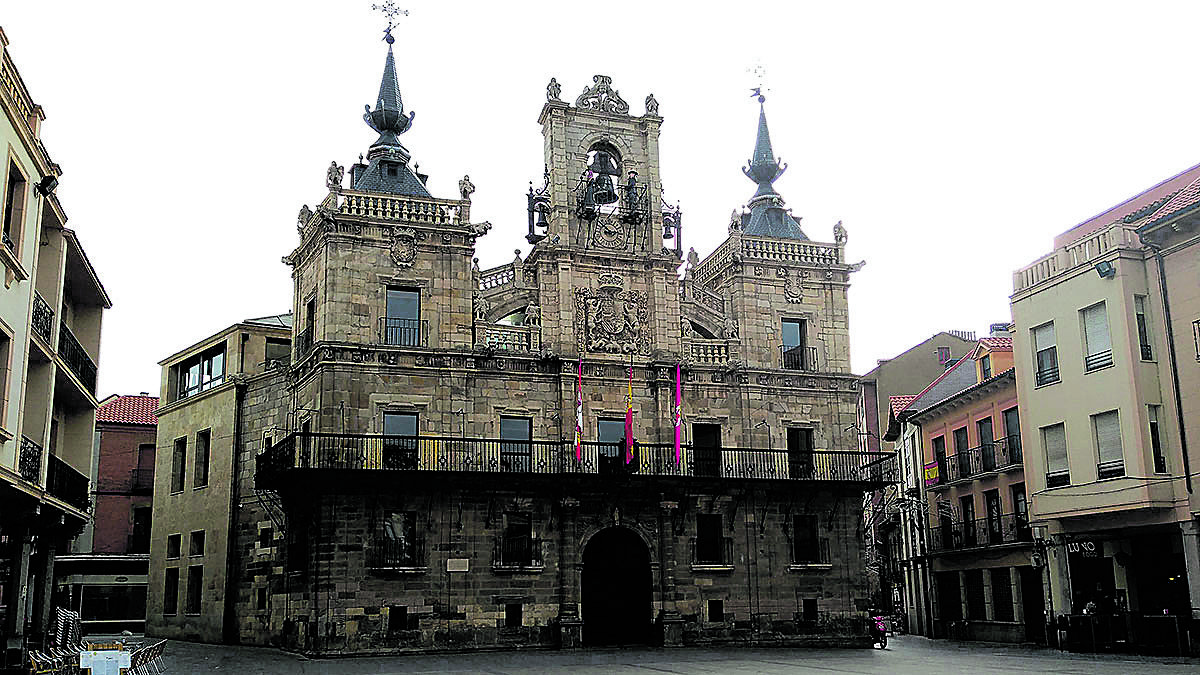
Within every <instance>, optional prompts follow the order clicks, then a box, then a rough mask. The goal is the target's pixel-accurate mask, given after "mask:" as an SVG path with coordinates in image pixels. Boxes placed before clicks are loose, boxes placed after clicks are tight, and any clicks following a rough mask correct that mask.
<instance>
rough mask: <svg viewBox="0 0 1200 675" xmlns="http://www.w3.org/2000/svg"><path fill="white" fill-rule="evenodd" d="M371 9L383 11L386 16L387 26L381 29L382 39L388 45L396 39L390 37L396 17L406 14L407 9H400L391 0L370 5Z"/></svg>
mask: <svg viewBox="0 0 1200 675" xmlns="http://www.w3.org/2000/svg"><path fill="white" fill-rule="evenodd" d="M371 9H373V10H376V11H379V12H383V15H384V16H385V17H387V20H388V26H387V28H386V29H385V30H384V31H383V39H384V41H385V42H387V43H388V44H389V45H390V44H392V43H393V42H395V41H396V38H394V37H392V29H393V28H395V27H396V17H397V16H408V10H407V9H400V8H399V7H397V6H396V3H395V2H393V0H387V2H385V3H383V4H382V5H371Z"/></svg>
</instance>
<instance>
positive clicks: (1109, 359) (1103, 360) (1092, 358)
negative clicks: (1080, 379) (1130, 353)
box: [1083, 349, 1113, 371]
mask: <svg viewBox="0 0 1200 675" xmlns="http://www.w3.org/2000/svg"><path fill="white" fill-rule="evenodd" d="M1112 364H1113V356H1112V350H1111V349H1105V350H1104V351H1102V352H1096V353H1095V354H1088V355H1087V356H1086V357H1084V359H1083V369H1084V370H1086V371H1093V370H1099V369H1101V368H1105V367H1107V366H1111V365H1112Z"/></svg>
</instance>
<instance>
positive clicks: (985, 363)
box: [979, 354, 992, 380]
mask: <svg viewBox="0 0 1200 675" xmlns="http://www.w3.org/2000/svg"><path fill="white" fill-rule="evenodd" d="M979 370H980V371H981V373H982V374H983V378H982V379H984V380H986V379H989V378H991V376H992V357H991V355H990V354H984V355H983V358H982V359H979Z"/></svg>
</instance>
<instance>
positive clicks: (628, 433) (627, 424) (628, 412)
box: [625, 354, 633, 464]
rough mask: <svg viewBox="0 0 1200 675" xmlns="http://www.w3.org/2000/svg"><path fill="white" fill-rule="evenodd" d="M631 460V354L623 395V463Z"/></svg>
mask: <svg viewBox="0 0 1200 675" xmlns="http://www.w3.org/2000/svg"><path fill="white" fill-rule="evenodd" d="M632 461H633V355H632V354H630V355H629V393H628V395H627V396H626V397H625V463H626V464H629V463H630V462H632Z"/></svg>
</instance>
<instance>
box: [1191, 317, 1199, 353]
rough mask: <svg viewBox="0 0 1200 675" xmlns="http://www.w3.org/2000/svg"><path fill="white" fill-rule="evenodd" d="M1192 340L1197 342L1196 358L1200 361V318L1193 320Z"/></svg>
mask: <svg viewBox="0 0 1200 675" xmlns="http://www.w3.org/2000/svg"><path fill="white" fill-rule="evenodd" d="M1192 341H1193V342H1194V343H1195V344H1196V360H1197V361H1200V319H1196V320H1195V321H1193V322H1192Z"/></svg>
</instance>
